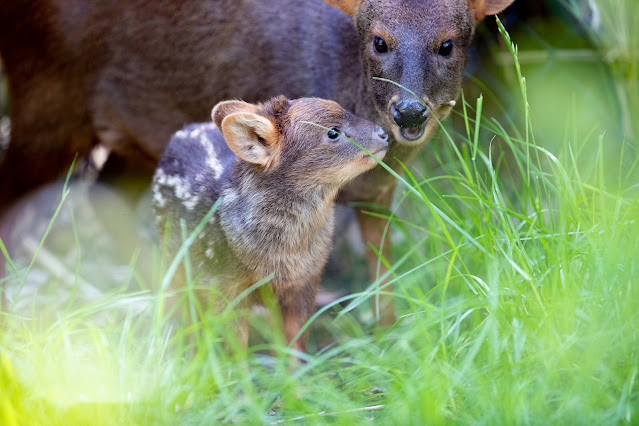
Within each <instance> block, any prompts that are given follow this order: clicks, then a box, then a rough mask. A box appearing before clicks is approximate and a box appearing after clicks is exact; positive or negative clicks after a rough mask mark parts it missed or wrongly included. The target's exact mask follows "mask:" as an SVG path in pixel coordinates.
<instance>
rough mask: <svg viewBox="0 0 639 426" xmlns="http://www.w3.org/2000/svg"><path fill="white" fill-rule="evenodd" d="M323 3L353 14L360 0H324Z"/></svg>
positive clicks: (360, 2)
mask: <svg viewBox="0 0 639 426" xmlns="http://www.w3.org/2000/svg"><path fill="white" fill-rule="evenodd" d="M324 3H326V4H328V5H330V6H333V7H336V8H338V9H340V10H343V11H344V12H346V13H347V14H348V15H350V16H354V15H355V14H356V13H357V9H359V6H360V5H361V4H362V0H324Z"/></svg>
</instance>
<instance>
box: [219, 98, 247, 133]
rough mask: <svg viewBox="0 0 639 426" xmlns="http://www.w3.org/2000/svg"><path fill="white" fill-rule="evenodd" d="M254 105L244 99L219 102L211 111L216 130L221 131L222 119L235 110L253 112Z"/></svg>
mask: <svg viewBox="0 0 639 426" xmlns="http://www.w3.org/2000/svg"><path fill="white" fill-rule="evenodd" d="M256 109H257V108H256V106H255V105H253V104H249V103H248V102H244V101H224V102H220V103H218V104H217V105H215V106H214V107H213V110H212V111H211V118H212V119H213V122H214V123H215V125H216V126H217V128H218V130H219V131H220V132H221V131H222V120H224V119H225V118H226V117H227V116H228V115H230V114H233V113H236V112H255V110H256Z"/></svg>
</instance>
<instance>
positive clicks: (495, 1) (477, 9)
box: [467, 0, 514, 21]
mask: <svg viewBox="0 0 639 426" xmlns="http://www.w3.org/2000/svg"><path fill="white" fill-rule="evenodd" d="M467 1H468V7H469V8H470V9H471V10H472V11H473V12H474V13H475V19H476V20H477V21H481V20H482V19H484V18H485V17H486V16H488V15H496V14H498V13H499V12H501V11H502V10H504V9H506V8H507V7H508V6H510V5H511V4H512V2H513V1H514V0H467Z"/></svg>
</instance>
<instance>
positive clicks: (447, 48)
mask: <svg viewBox="0 0 639 426" xmlns="http://www.w3.org/2000/svg"><path fill="white" fill-rule="evenodd" d="M453 44H454V43H453V41H452V40H450V39H448V40H446V41H445V42H443V43H442V45H441V46H439V52H437V53H439V54H440V55H441V56H449V55H450V54H451V53H453Z"/></svg>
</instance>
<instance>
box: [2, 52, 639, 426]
mask: <svg viewBox="0 0 639 426" xmlns="http://www.w3.org/2000/svg"><path fill="white" fill-rule="evenodd" d="M507 46H508V47H510V44H507ZM512 52H513V54H515V53H516V52H515V51H514V48H513V50H512ZM515 56H516V55H515ZM515 63H516V65H513V68H512V69H511V70H510V71H511V72H512V73H513V74H514V75H515V78H516V79H515V80H514V81H515V82H516V84H515V85H516V86H517V87H518V88H519V90H518V91H516V92H515V93H516V95H515V96H514V97H513V99H509V100H508V102H510V103H514V104H516V105H518V107H517V108H516V111H517V119H514V120H509V119H507V118H505V119H503V120H502V119H500V120H495V119H493V118H492V117H491V116H485V115H484V116H482V114H481V111H482V109H483V110H484V111H485V108H486V106H487V105H486V102H484V103H483V107H482V101H481V100H479V101H477V100H475V99H465V100H464V103H463V105H462V106H460V107H458V108H457V111H458V113H459V116H458V117H456V120H458V121H460V122H461V123H462V125H461V126H459V128H457V129H456V130H455V129H453V128H451V127H449V126H447V127H445V129H444V131H442V132H440V136H439V138H438V140H437V141H435V142H434V143H433V144H432V145H431V146H430V147H429V148H427V149H426V150H425V155H424V158H425V159H424V160H423V161H421V162H417V163H415V164H411V165H409V166H408V168H407V170H406V173H405V175H404V178H403V181H402V182H401V183H400V185H399V190H398V193H397V208H396V209H395V211H394V215H393V221H394V225H393V231H392V233H391V234H392V241H393V246H394V257H393V261H392V267H393V271H392V280H393V282H394V284H395V288H394V292H393V294H394V295H395V297H396V299H397V305H398V310H399V314H400V315H401V318H400V321H399V322H398V323H397V325H396V326H394V327H392V328H391V329H389V330H382V331H380V330H376V329H375V328H374V327H373V325H372V323H371V322H370V321H367V320H366V318H370V307H369V306H370V304H369V302H370V299H371V298H372V297H374V296H375V292H376V291H377V290H374V289H375V287H376V285H375V283H372V284H371V285H370V286H369V287H368V288H367V289H365V290H362V291H360V292H358V293H355V294H353V295H351V296H349V297H348V298H347V299H346V300H345V301H344V304H346V307H345V308H344V307H339V308H338V307H335V308H334V309H329V310H327V311H325V312H321V313H320V314H319V315H317V316H316V317H314V319H313V321H312V323H311V324H310V329H311V334H312V336H311V343H310V351H309V352H310V353H309V354H308V355H307V356H306V360H307V363H306V364H305V365H303V366H301V367H299V368H297V369H296V370H295V371H294V372H292V373H290V372H289V368H288V358H289V354H290V350H289V349H288V348H287V346H286V344H285V342H284V340H283V337H282V336H281V334H280V333H279V332H278V331H277V329H278V328H277V327H272V326H271V325H270V324H269V322H268V321H266V320H265V317H264V316H263V315H262V314H257V313H243V314H244V315H247V316H248V318H249V320H250V322H251V323H252V325H253V327H252V329H253V330H254V332H255V336H254V338H253V343H254V344H253V345H252V346H251V347H250V348H249V350H248V353H244V352H242V351H240V350H238V347H237V341H236V338H235V335H234V333H233V332H232V327H231V325H232V324H233V321H234V319H235V318H234V313H231V312H229V313H227V314H225V315H223V316H221V317H214V316H212V315H210V314H201V313H200V312H197V303H195V302H194V299H193V298H192V297H190V296H192V290H193V286H190V287H189V290H187V291H186V293H185V294H183V295H181V296H184V297H182V303H183V307H184V308H185V309H184V312H183V315H184V316H185V317H186V318H185V320H184V321H182V322H175V321H172V320H171V319H170V318H169V314H170V312H169V311H170V308H169V305H168V304H167V292H164V291H161V292H157V291H153V292H152V291H138V292H131V291H130V290H127V291H115V290H114V291H111V292H107V293H106V294H105V295H104V296H102V297H100V298H96V299H95V300H93V301H91V302H89V303H82V304H78V303H71V301H70V302H69V303H68V304H67V308H66V309H62V310H60V311H58V312H56V313H55V314H53V315H49V316H44V315H43V314H41V313H40V312H41V310H42V311H43V310H44V309H43V308H42V307H40V306H35V305H34V306H32V308H31V310H30V311H29V312H28V313H25V312H13V313H11V314H5V315H4V320H5V325H3V332H2V334H1V336H0V424H7V425H14V424H20V425H21V424H61V425H62V424H65V425H66V424H106V425H110V424H149V423H151V424H211V423H215V422H231V421H232V422H237V423H245V422H249V423H258V424H259V423H273V422H278V421H280V420H282V421H286V420H292V419H296V418H299V417H302V418H301V419H298V420H299V421H303V422H305V423H313V424H314V423H328V422H337V423H343V424H354V423H360V422H365V421H371V420H373V421H376V422H379V423H383V424H431V423H444V422H446V423H484V424H513V423H523V424H548V423H568V424H633V423H637V421H638V418H639V377H638V371H639V287H638V286H637V283H636V277H637V276H639V224H638V223H637V221H638V220H639V180H637V176H638V175H639V173H638V168H637V153H636V149H637V145H636V140H632V139H631V137H630V135H628V137H627V138H624V137H622V138H619V137H618V132H616V131H614V132H613V131H610V132H606V131H605V130H606V129H602V128H601V123H597V124H593V125H592V126H587V125H584V123H583V122H582V121H581V120H580V117H578V116H577V114H575V113H574V110H573V113H571V112H570V111H569V113H568V114H566V116H565V117H563V118H562V120H563V122H562V127H563V132H562V134H561V137H560V138H558V139H557V138H556V137H555V138H538V137H537V134H536V128H537V127H538V126H539V124H538V123H537V122H536V121H535V117H536V115H535V114H536V113H537V111H536V110H535V108H534V107H533V106H530V105H529V104H528V101H527V100H528V98H529V97H530V91H531V90H535V91H536V90H541V88H540V87H535V88H534V89H531V88H530V87H529V86H528V83H527V82H526V80H524V79H522V77H523V75H522V74H521V73H523V74H524V75H525V71H526V70H525V68H521V69H520V67H519V65H518V63H517V62H515ZM633 67H634V68H633V69H634V70H635V72H636V69H637V68H636V64H635V65H633ZM614 72H615V70H614V69H612V70H611V73H613V74H614ZM613 77H614V76H613ZM615 81H617V82H619V81H620V80H619V79H616V80H615ZM620 84H622V83H620ZM535 96H536V97H537V96H541V95H540V94H539V93H535ZM548 96H551V94H550V93H548ZM477 118H479V120H477ZM502 123H505V124H502ZM553 136H556V135H553ZM613 148H614V149H613ZM426 158H428V159H426ZM158 263H160V262H158ZM168 266H169V265H158V267H157V275H158V276H157V277H156V278H157V281H158V282H161V280H162V277H163V276H164V275H163V274H162V271H165V270H166V268H167V267H168ZM20 273H22V272H21V270H20V268H18V274H20ZM18 281H19V279H18ZM380 291H384V289H382V290H380ZM34 303H35V302H34ZM191 314H194V315H191ZM275 323H277V320H275Z"/></svg>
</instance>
